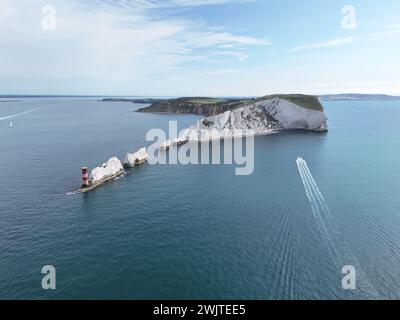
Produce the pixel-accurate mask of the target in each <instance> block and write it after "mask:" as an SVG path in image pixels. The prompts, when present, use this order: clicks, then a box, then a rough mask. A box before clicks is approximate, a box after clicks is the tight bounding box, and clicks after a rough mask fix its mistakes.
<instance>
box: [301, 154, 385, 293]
mask: <svg viewBox="0 0 400 320" xmlns="http://www.w3.org/2000/svg"><path fill="white" fill-rule="evenodd" d="M296 164H297V168H298V170H299V173H300V177H301V180H302V182H303V185H304V189H305V192H306V195H307V198H308V200H309V202H310V206H311V209H312V212H313V216H314V218H315V219H316V220H317V223H318V226H319V228H320V231H321V232H322V234H323V236H324V240H325V241H326V245H327V246H328V250H329V251H330V253H331V255H332V257H333V259H334V260H335V261H337V262H338V263H340V265H341V266H342V267H344V266H345V265H347V264H349V262H350V261H353V265H354V267H356V270H357V272H358V273H359V274H361V275H363V280H364V281H365V284H366V285H365V287H364V288H363V289H365V291H366V292H365V293H366V294H368V295H369V296H375V297H376V296H378V294H377V293H376V290H375V289H374V288H373V286H372V284H371V283H370V282H369V280H368V279H367V277H366V274H365V273H364V272H363V271H362V268H361V267H360V263H358V261H357V259H356V258H355V257H354V255H353V254H351V253H350V252H349V251H348V250H346V248H345V245H343V244H341V243H340V242H339V240H340V238H341V237H340V236H338V234H339V232H338V230H337V228H336V227H335V224H334V221H333V219H332V217H333V216H332V213H331V211H330V209H329V207H328V205H327V203H326V201H325V198H324V196H323V195H322V193H321V191H320V189H319V187H318V184H317V182H316V181H315V179H314V177H313V176H312V174H311V171H310V169H309V167H308V165H307V162H306V161H305V160H304V159H302V158H298V159H297V160H296ZM334 234H336V235H337V236H336V237H334V236H333V235H334ZM335 239H336V240H337V241H336V242H335V241H334V240H335Z"/></svg>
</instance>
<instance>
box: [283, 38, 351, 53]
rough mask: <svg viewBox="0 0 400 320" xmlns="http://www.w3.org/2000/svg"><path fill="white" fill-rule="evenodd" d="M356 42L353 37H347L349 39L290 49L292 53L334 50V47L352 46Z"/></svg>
mask: <svg viewBox="0 0 400 320" xmlns="http://www.w3.org/2000/svg"><path fill="white" fill-rule="evenodd" d="M352 42H354V38H352V37H347V38H338V39H333V40H329V41H325V42H319V43H313V44H308V45H304V46H300V47H295V48H292V49H290V51H303V50H308V49H318V48H332V47H338V46H342V45H345V44H350V43H352Z"/></svg>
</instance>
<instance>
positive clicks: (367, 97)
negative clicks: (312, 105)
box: [321, 93, 400, 101]
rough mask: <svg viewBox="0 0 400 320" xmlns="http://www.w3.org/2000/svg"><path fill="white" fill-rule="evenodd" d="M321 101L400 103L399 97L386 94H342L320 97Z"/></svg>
mask: <svg viewBox="0 0 400 320" xmlns="http://www.w3.org/2000/svg"><path fill="white" fill-rule="evenodd" d="M321 99H322V100H323V101H400V96H391V95H387V94H360V93H343V94H328V95H323V96H321Z"/></svg>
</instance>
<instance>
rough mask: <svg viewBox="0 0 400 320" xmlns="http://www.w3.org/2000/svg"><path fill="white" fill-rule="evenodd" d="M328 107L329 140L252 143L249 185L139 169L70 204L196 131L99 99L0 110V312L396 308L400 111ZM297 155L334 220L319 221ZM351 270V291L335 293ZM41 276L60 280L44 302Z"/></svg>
mask: <svg viewBox="0 0 400 320" xmlns="http://www.w3.org/2000/svg"><path fill="white" fill-rule="evenodd" d="M325 106H326V113H327V116H328V118H329V125H330V132H329V133H328V134H326V135H324V134H315V133H304V132H287V133H281V134H277V135H272V136H265V137H257V138H256V142H255V145H256V152H255V171H254V173H253V175H251V176H242V177H238V176H236V175H235V170H234V169H235V167H234V166H229V165H221V166H214V165H208V166H207V165H202V166H183V165H158V166H151V165H144V166H142V167H140V168H137V169H134V170H133V171H132V174H131V175H129V176H127V177H125V178H124V179H121V180H118V181H114V182H112V183H109V184H107V185H105V186H103V187H102V188H99V189H97V190H95V191H94V192H92V193H89V194H79V195H76V196H72V197H67V196H66V193H67V192H69V191H72V190H74V189H76V188H77V187H78V186H79V185H80V167H81V166H82V165H89V166H90V167H94V166H97V165H99V164H101V163H102V162H104V161H106V160H107V159H108V158H110V157H111V156H113V155H116V156H118V157H119V158H123V156H124V155H125V153H126V152H127V151H135V150H137V149H138V148H139V147H142V146H144V145H146V143H145V135H146V133H147V131H148V130H149V129H152V128H163V129H167V128H168V121H169V120H178V121H179V125H180V127H182V128H184V127H187V126H189V125H190V124H192V123H194V122H195V121H196V120H197V119H198V117H197V116H180V115H155V114H140V113H135V112H132V111H133V110H135V109H136V108H138V107H139V105H133V104H126V103H98V102H97V101H96V99H94V98H90V99H84V98H59V99H51V98H49V99H20V101H19V102H2V103H0V298H2V299H48V298H49V299H97V298H98V299H308V298H311V299H337V298H343V299H349V298H355V299H358V298H371V299H374V298H400V268H399V265H400V188H399V181H400V170H399V159H400V141H399V137H400V128H399V126H398V119H400V102H329V103H325ZM32 109H33V110H32ZM29 110H32V112H29V113H24V112H25V111H29ZM19 113H23V114H21V115H19V116H15V117H14V118H7V117H8V116H10V115H17V114H19ZM3 118H6V119H3ZM2 119H3V120H2ZM10 120H12V121H13V125H14V127H13V128H12V129H10V128H9V122H10ZM298 157H302V158H303V159H304V160H306V161H307V163H308V167H309V169H310V171H311V173H312V175H313V177H314V179H315V180H316V182H317V184H318V186H319V189H320V191H321V193H322V194H323V197H324V199H325V201H326V205H327V207H328V208H329V212H330V214H331V217H327V216H323V217H318V216H315V215H314V214H313V212H312V210H311V206H310V202H309V200H308V198H307V195H306V192H305V189H304V186H303V183H302V180H301V177H300V174H299V171H298V168H297V166H296V159H297V158H298ZM321 219H323V220H321ZM324 221H325V222H328V223H325V224H324V223H323V222H324ZM323 226H325V227H326V229H324V228H323ZM332 248H333V249H332ZM346 264H349V265H353V266H354V267H355V268H356V271H357V288H358V289H357V290H355V291H345V290H343V289H342V287H341V279H342V274H341V270H342V267H343V266H344V265H346ZM44 265H54V266H55V267H56V270H57V289H56V290H54V291H45V290H43V289H42V288H41V279H42V276H43V275H42V274H41V268H42V266H44Z"/></svg>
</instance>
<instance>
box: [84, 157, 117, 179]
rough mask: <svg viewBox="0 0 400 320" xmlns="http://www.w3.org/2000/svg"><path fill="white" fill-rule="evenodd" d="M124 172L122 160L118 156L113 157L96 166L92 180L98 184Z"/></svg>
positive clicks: (91, 175)
mask: <svg viewBox="0 0 400 320" xmlns="http://www.w3.org/2000/svg"><path fill="white" fill-rule="evenodd" d="M123 172H124V168H123V166H122V163H121V161H120V160H119V159H118V158H117V157H112V158H111V159H110V160H108V161H107V162H106V163H104V164H103V165H102V166H101V167H97V168H94V169H93V170H92V171H91V173H90V181H91V182H92V183H93V184H98V183H102V182H105V181H107V180H108V179H112V178H113V177H116V176H117V175H119V174H121V173H123Z"/></svg>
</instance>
